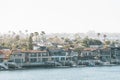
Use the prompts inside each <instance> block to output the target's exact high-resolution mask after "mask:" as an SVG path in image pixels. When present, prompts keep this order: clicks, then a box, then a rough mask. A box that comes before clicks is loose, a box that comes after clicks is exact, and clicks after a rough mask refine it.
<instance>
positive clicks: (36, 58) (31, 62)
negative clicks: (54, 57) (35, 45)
mask: <svg viewBox="0 0 120 80" xmlns="http://www.w3.org/2000/svg"><path fill="white" fill-rule="evenodd" d="M10 60H11V61H13V62H15V63H17V64H18V65H20V66H44V65H45V63H46V62H47V61H50V60H51V57H50V56H49V53H48V52H47V51H38V50H29V51H21V50H17V51H13V52H12V54H11V56H10Z"/></svg>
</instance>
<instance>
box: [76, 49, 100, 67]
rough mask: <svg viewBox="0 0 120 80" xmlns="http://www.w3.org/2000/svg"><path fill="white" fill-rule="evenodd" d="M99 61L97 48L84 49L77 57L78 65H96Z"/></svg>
mask: <svg viewBox="0 0 120 80" xmlns="http://www.w3.org/2000/svg"><path fill="white" fill-rule="evenodd" d="M98 61H100V52H99V48H85V49H84V50H83V51H81V53H80V55H79V60H78V64H82V65H83V64H85V65H89V64H90V63H94V64H95V63H97V62H98Z"/></svg>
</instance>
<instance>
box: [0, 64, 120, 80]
mask: <svg viewBox="0 0 120 80" xmlns="http://www.w3.org/2000/svg"><path fill="white" fill-rule="evenodd" d="M0 80H120V66H107V67H105V66H104V67H79V68H35V69H25V70H10V71H0Z"/></svg>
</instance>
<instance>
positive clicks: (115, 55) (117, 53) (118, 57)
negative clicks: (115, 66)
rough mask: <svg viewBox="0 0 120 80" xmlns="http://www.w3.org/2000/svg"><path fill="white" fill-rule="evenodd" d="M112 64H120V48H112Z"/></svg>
mask: <svg viewBox="0 0 120 80" xmlns="http://www.w3.org/2000/svg"><path fill="white" fill-rule="evenodd" d="M111 62H118V63H120V47H111Z"/></svg>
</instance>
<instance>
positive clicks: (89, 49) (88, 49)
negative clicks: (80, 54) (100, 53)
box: [84, 48, 97, 51]
mask: <svg viewBox="0 0 120 80" xmlns="http://www.w3.org/2000/svg"><path fill="white" fill-rule="evenodd" d="M95 50H97V48H85V49H84V51H95Z"/></svg>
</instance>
